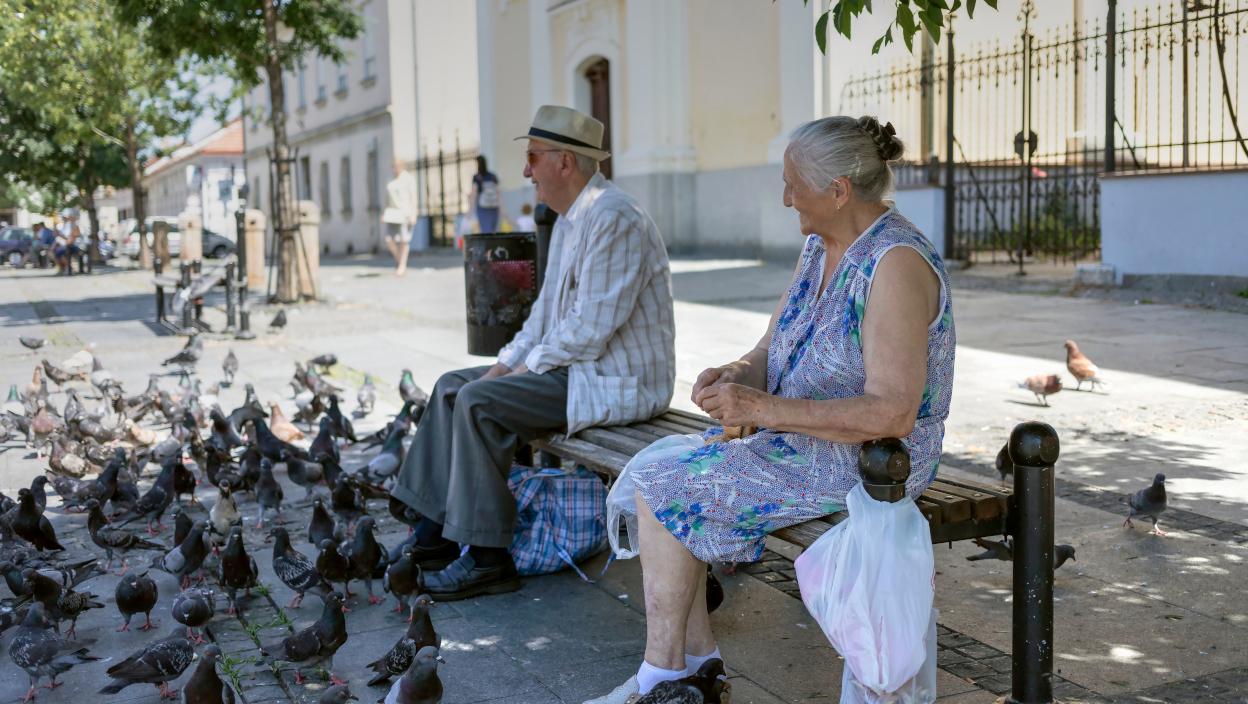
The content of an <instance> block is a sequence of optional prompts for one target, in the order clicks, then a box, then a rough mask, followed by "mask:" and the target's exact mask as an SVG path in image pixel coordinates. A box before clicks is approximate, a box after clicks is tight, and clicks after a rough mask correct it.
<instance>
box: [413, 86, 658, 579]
mask: <svg viewBox="0 0 1248 704" xmlns="http://www.w3.org/2000/svg"><path fill="white" fill-rule="evenodd" d="M602 135H603V125H602V123H601V122H599V121H597V120H595V119H593V118H592V117H589V116H588V115H584V114H582V113H579V112H577V111H575V110H572V109H570V108H565V107H558V106H550V105H547V106H543V107H542V108H540V109H539V110H538V112H537V116H536V117H535V118H534V120H533V126H532V127H531V128H530V130H529V133H528V134H526V135H524V136H523V137H519V138H518V139H527V140H528V149H527V150H526V154H525V158H526V160H527V162H526V166H525V169H524V175H525V177H527V178H529V179H530V180H531V181H532V182H533V184H534V186H536V188H537V198H538V200H539V201H541V202H543V203H545V204H546V205H547V206H549V207H550V208H551V209H552V210H554V211H555V212H557V213H559V215H560V217H559V219H558V221H557V222H556V223H555V226H554V231H553V232H552V235H551V242H550V253H549V257H548V263H547V267H546V273H545V278H544V281H543V284H542V289H541V293H540V294H539V295H538V298H537V300H536V301H535V302H534V303H533V307H532V310H531V311H530V314H529V317H528V318H527V319H526V320H525V322H524V327H523V328H522V329H521V330H520V332H519V333H517V334H516V336H515V338H514V339H513V340H512V341H511V342H510V343H509V344H508V345H507V346H506V347H504V348H503V349H502V351H501V352H500V353H499V356H498V362H497V363H496V364H494V365H493V366H482V367H476V368H472V369H461V370H458V371H452V372H448V373H447V374H444V375H443V376H442V377H441V378H440V379H439V380H438V382H437V384H436V385H435V386H434V388H433V393H432V394H431V395H430V398H429V406H428V408H427V409H426V410H425V414H424V416H423V417H422V418H421V421H420V425H419V426H418V427H417V430H416V437H415V439H414V440H413V441H412V445H411V448H410V449H409V451H408V454H407V457H406V458H405V460H404V462H403V467H402V469H401V471H400V473H399V476H398V480H397V481H396V483H395V486H394V488H393V490H392V494H393V496H395V497H396V498H398V499H399V500H401V501H402V502H404V503H405V504H407V505H408V506H410V507H411V508H412V509H414V510H415V511H417V512H418V513H419V514H420V515H421V516H423V517H424V518H423V519H422V520H421V521H420V523H419V524H418V525H417V526H416V527H415V530H414V532H413V534H412V536H411V538H410V539H409V541H410V543H411V544H412V545H413V550H414V554H415V558H416V560H417V561H418V562H420V564H421V566H422V568H424V569H425V572H424V574H423V587H424V591H425V592H426V593H428V594H430V595H431V596H432V597H433V598H434V599H435V600H442V601H445V600H453V599H464V598H469V597H472V596H476V595H479V594H496V593H502V592H507V591H513V590H515V589H518V588H519V586H520V582H519V578H518V577H517V574H516V567H515V563H514V562H513V561H512V558H511V555H510V554H509V553H508V547H509V546H510V545H511V539H512V528H513V524H514V522H515V515H516V505H515V499H514V498H513V497H512V494H511V491H510V490H509V489H508V487H507V476H508V472H509V470H510V468H511V463H512V460H513V457H514V454H515V451H516V449H517V448H518V447H519V446H520V445H521V444H523V443H527V442H530V441H532V440H533V439H534V438H535V437H537V435H538V434H540V433H546V432H552V431H553V432H566V433H574V432H576V431H578V430H581V429H583V428H586V427H589V426H593V425H603V424H614V423H629V422H635V421H638V420H643V419H646V418H649V417H651V416H653V415H655V414H656V413H658V412H660V411H662V410H663V409H665V408H667V405H668V402H669V401H671V397H672V391H673V387H674V385H675V379H676V370H675V362H674V360H675V327H674V322H673V313H672V293H671V269H670V267H669V265H668V259H667V251H666V248H665V247H664V244H663V240H662V238H661V237H660V235H659V231H658V228H657V227H656V226H655V224H654V221H653V220H651V219H650V217H649V216H648V215H647V214H646V213H645V211H643V210H642V209H641V207H640V206H639V205H638V204H637V202H636V200H634V199H633V198H632V197H631V196H629V195H628V194H626V193H624V192H623V191H621V190H620V189H619V188H617V187H616V186H615V185H614V184H612V183H611V182H610V181H608V180H607V179H606V178H604V177H603V176H602V174H601V173H599V171H598V162H600V161H601V160H603V159H605V158H606V157H607V156H609V154H608V153H607V152H605V151H603V150H602V148H601V145H602ZM456 543H460V544H464V545H468V546H469V548H468V550H467V552H465V553H464V554H463V555H462V556H460V549H459V547H458V546H457V545H456Z"/></svg>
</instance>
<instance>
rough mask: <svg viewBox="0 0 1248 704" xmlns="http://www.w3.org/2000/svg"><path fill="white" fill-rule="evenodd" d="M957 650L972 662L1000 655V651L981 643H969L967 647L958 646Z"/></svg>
mask: <svg viewBox="0 0 1248 704" xmlns="http://www.w3.org/2000/svg"><path fill="white" fill-rule="evenodd" d="M957 649H958V650H959V651H960V652H961V653H962V654H963V655H965V656H967V657H968V658H971V659H972V660H986V659H988V658H994V657H996V656H998V655H1001V651H1000V650H997V649H996V648H993V647H990V646H987V645H984V644H983V643H969V644H967V645H959V646H957Z"/></svg>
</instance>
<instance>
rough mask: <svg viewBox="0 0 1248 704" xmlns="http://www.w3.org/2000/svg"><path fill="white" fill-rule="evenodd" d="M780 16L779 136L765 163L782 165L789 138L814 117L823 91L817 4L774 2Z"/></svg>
mask: <svg viewBox="0 0 1248 704" xmlns="http://www.w3.org/2000/svg"><path fill="white" fill-rule="evenodd" d="M775 7H776V11H777V12H779V13H780V18H779V20H780V21H779V32H780V75H779V76H778V77H777V78H778V79H779V81H780V132H779V134H777V135H776V136H775V138H774V139H772V141H771V144H770V145H769V146H768V149H767V160H768V161H770V162H772V163H776V164H778V163H780V162H782V161H784V149H785V147H787V146H788V145H789V134H791V133H792V132H793V130H795V129H797V128H798V126H799V125H801V124H802V123H805V122H809V121H811V120H813V119H815V118H816V117H818V110H819V107H820V106H821V105H822V104H823V103H824V102H825V101H824V95H823V94H824V92H825V91H826V90H827V85H826V81H825V80H823V79H824V76H823V56H822V55H821V54H820V53H819V46H818V44H816V43H815V19H816V18H815V13H816V12H819V11H820V8H821V7H822V4H821V3H817V2H813V3H809V4H807V5H803V4H802V3H799V2H778V3H776V5H775Z"/></svg>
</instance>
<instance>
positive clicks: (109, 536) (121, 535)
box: [87, 499, 189, 575]
mask: <svg viewBox="0 0 1248 704" xmlns="http://www.w3.org/2000/svg"><path fill="white" fill-rule="evenodd" d="M87 511H88V512H89V513H88V515H87V531H88V532H89V533H90V534H91V542H93V543H95V544H96V546H97V547H100V548H103V550H104V552H105V554H107V555H108V564H106V565H104V568H105V569H111V568H112V566H113V554H114V553H121V572H119V573H118V574H119V575H123V574H125V573H126V569H127V565H126V553H127V552H129V551H130V550H164V549H165V546H163V545H160V544H158V543H153V542H151V541H150V540H144V539H143V538H140V537H139V536H137V535H135V534H134V533H131V532H129V531H127V530H125V529H124V528H119V527H113V526H110V525H109V524H108V519H107V518H105V517H104V512H103V511H102V510H100V502H99V501H96V500H95V499H90V500H89V501H87ZM183 515H184V514H183ZM188 520H189V518H188Z"/></svg>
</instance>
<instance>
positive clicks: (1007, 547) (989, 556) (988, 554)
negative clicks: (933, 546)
mask: <svg viewBox="0 0 1248 704" xmlns="http://www.w3.org/2000/svg"><path fill="white" fill-rule="evenodd" d="M974 542H975V544H976V545H978V546H979V547H981V548H984V551H983V552H981V553H978V554H975V555H969V556H967V558H966V559H967V560H969V561H971V562H975V561H978V560H1001V561H1003V562H1013V561H1014V541H1013V540H1012V539H1011V538H1010V537H1008V536H1007V537H1006V538H1005V540H1004V541H996V540H985V539H983V538H975V541H974ZM1067 560H1076V558H1075V547H1074V546H1073V545H1066V544H1064V543H1063V544H1061V545H1054V546H1053V569H1054V570H1056V569H1058V568H1060V567H1061V566H1062V565H1064V564H1066V561H1067ZM1076 561H1077V560H1076Z"/></svg>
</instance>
